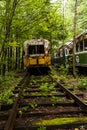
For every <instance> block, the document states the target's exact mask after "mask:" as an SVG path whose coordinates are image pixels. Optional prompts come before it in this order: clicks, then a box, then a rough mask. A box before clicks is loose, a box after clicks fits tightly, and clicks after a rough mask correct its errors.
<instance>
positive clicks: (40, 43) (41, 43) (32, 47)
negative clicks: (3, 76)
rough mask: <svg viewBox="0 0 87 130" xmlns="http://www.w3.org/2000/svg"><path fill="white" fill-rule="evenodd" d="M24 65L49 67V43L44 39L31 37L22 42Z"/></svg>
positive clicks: (28, 66) (27, 66)
mask: <svg viewBox="0 0 87 130" xmlns="http://www.w3.org/2000/svg"><path fill="white" fill-rule="evenodd" d="M23 47H24V66H25V67H26V68H30V67H48V68H50V67H51V56H50V49H51V44H50V42H49V41H48V40H46V39H42V38H41V39H31V40H27V41H25V42H24V46H23Z"/></svg>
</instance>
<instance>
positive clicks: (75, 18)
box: [73, 0, 77, 77]
mask: <svg viewBox="0 0 87 130" xmlns="http://www.w3.org/2000/svg"><path fill="white" fill-rule="evenodd" d="M76 22H77V0H75V13H74V37H73V40H74V42H73V76H74V77H76V68H75V44H76V39H75V37H76Z"/></svg>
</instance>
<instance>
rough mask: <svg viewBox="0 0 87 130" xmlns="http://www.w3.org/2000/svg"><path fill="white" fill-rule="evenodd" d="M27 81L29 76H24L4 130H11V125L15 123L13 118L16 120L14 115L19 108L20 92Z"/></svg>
mask: <svg viewBox="0 0 87 130" xmlns="http://www.w3.org/2000/svg"><path fill="white" fill-rule="evenodd" d="M28 79H29V75H27V74H26V75H25V76H24V78H23V82H22V85H21V89H20V91H19V94H18V97H17V99H16V100H15V102H14V104H13V107H12V110H11V114H10V116H9V117H8V120H7V122H6V125H5V127H4V130H13V125H14V121H15V118H16V114H17V108H18V106H19V100H20V98H21V95H22V91H23V89H24V87H25V85H26V84H27V82H28Z"/></svg>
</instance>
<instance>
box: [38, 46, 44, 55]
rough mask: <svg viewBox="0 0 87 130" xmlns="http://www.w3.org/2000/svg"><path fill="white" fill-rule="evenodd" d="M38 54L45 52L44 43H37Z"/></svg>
mask: <svg viewBox="0 0 87 130" xmlns="http://www.w3.org/2000/svg"><path fill="white" fill-rule="evenodd" d="M37 54H44V45H37Z"/></svg>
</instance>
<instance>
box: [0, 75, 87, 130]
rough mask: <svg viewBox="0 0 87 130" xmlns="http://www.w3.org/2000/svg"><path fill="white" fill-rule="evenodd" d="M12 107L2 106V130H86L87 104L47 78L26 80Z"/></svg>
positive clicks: (0, 114)
mask: <svg viewBox="0 0 87 130" xmlns="http://www.w3.org/2000/svg"><path fill="white" fill-rule="evenodd" d="M14 95H18V96H17V98H16V99H15V102H14V103H13V104H8V105H7V104H4V105H3V104H2V105H1V111H0V130H60V129H62V130H70V129H72V130H74V129H76V128H78V130H79V129H81V128H83V129H84V130H85V129H87V104H85V103H84V102H82V101H81V99H80V98H79V96H82V94H73V90H69V89H66V87H64V85H62V84H61V83H59V82H57V81H55V79H52V78H51V77H49V76H48V75H47V76H31V77H29V76H25V78H24V79H23V80H22V82H21V83H20V84H19V85H18V87H16V88H15V90H14Z"/></svg>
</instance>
